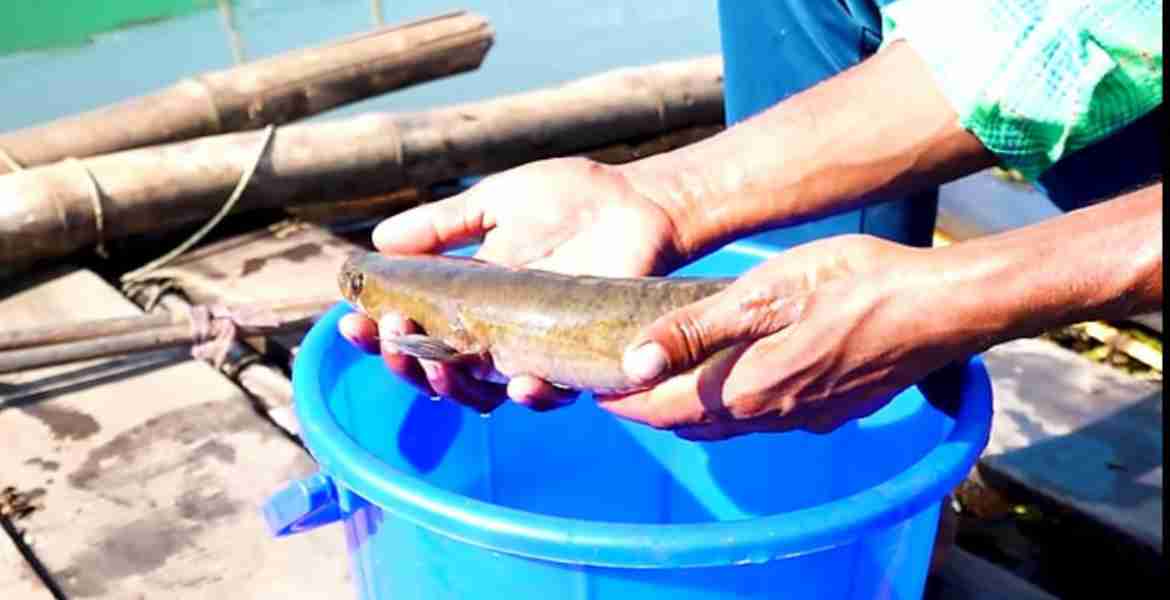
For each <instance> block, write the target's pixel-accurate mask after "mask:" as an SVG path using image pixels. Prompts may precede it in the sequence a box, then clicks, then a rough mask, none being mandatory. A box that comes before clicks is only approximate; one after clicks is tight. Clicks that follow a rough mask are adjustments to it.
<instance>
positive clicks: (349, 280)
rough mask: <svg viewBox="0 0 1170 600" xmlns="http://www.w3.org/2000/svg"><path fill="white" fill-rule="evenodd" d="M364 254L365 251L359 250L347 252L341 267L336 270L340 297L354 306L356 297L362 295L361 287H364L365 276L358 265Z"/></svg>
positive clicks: (356, 300) (356, 301)
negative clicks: (347, 254)
mask: <svg viewBox="0 0 1170 600" xmlns="http://www.w3.org/2000/svg"><path fill="white" fill-rule="evenodd" d="M365 255H366V253H365V252H360V251H359V252H351V253H349V256H347V257H346V259H345V262H343V263H342V264H341V268H340V269H338V270H337V287H338V288H339V289H340V290H341V297H342V298H345V299H346V300H347V301H348V302H349V303H350V304H352V305H355V306H356V305H357V303H358V298H360V297H361V295H362V289H363V288H364V287H365V280H366V276H365V274H363V273H362V271H361V268H360V266H359V264H360V261H361V259H362V258H363V257H364V256H365Z"/></svg>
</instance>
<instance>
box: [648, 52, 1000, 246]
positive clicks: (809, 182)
mask: <svg viewBox="0 0 1170 600" xmlns="http://www.w3.org/2000/svg"><path fill="white" fill-rule="evenodd" d="M992 164H994V158H993V157H992V155H991V154H990V153H988V152H987V151H986V149H984V147H983V146H982V145H981V144H980V142H979V141H978V140H977V139H976V138H975V137H974V136H972V135H971V134H970V133H968V132H967V131H965V130H964V129H963V128H962V127H961V126H960V125H959V123H958V120H957V118H956V115H955V113H954V111H953V109H952V108H951V106H950V104H949V103H948V101H947V100H946V98H944V97H943V96H942V95H941V94H940V93H939V92H938V91H937V89H936V88H935V86H934V83H933V82H932V80H931V76H930V74H929V72H928V70H927V69H926V67H925V65H924V63H922V62H921V60H920V59H919V58H918V56H917V55H915V53H914V51H913V50H911V49H910V48H908V47H906V46H905V45H904V44H894V45H892V46H891V47H890V48H889V49H887V50H886V51H884V52H881V53H879V54H878V55H877V56H875V57H873V58H871V59H869V60H868V61H866V62H864V63H863V64H861V65H859V66H858V67H856V68H854V69H852V70H850V71H847V72H845V73H842V74H841V75H839V76H837V77H834V78H832V79H830V80H827V81H825V82H823V83H821V84H820V85H818V86H815V87H813V88H811V89H809V90H806V91H805V92H803V93H800V94H797V95H795V96H792V97H791V98H789V99H787V100H785V101H783V102H781V103H779V104H778V105H776V106H774V107H772V108H771V109H769V110H767V111H765V112H762V113H760V114H759V115H756V116H755V117H753V118H751V119H749V120H746V121H744V122H743V123H740V124H737V125H736V126H734V127H731V128H728V130H726V131H724V132H723V133H721V134H719V135H717V136H714V137H712V138H709V139H707V140H704V141H702V142H699V143H696V144H693V145H691V146H688V147H685V148H682V149H679V150H676V151H673V152H670V153H666V154H662V155H657V156H653V157H649V158H646V159H643V160H641V161H637V162H634V163H630V164H629V165H627V166H626V167H625V170H626V172H627V174H628V175H629V179H630V181H631V182H632V183H633V185H634V186H635V187H636V188H638V190H639V191H640V192H641V193H642V194H643V195H646V196H648V197H650V198H651V199H652V200H654V201H655V202H656V203H658V204H659V205H660V206H662V207H663V208H664V210H665V211H666V212H667V213H668V214H669V215H670V217H671V219H672V221H674V224H675V228H676V230H677V231H678V238H679V239H678V243H679V245H680V246H682V248H680V250H681V251H682V253H683V254H684V256H695V255H697V254H701V253H703V252H704V251H706V250H708V249H710V248H712V247H714V246H717V245H720V244H722V243H725V242H727V241H730V240H731V239H734V238H736V237H739V236H742V235H745V234H749V233H752V232H755V231H759V230H762V229H768V228H772V227H778V226H784V225H790V224H795V223H800V222H803V221H807V220H811V219H815V218H818V217H821V216H827V215H830V214H834V213H839V212H844V211H847V210H850V209H852V208H855V207H857V206H860V205H863V204H865V203H867V202H870V201H873V200H876V199H881V198H888V197H891V196H892V195H896V194H904V193H907V192H910V191H914V190H919V189H923V188H926V187H928V186H932V185H937V184H940V183H943V182H946V181H949V180H952V179H955V178H957V177H961V176H963V175H966V174H969V173H973V172H976V171H978V170H980V169H983V168H986V167H987V166H990V165H992Z"/></svg>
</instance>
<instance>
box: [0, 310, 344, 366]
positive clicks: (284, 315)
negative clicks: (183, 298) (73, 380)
mask: <svg viewBox="0 0 1170 600" xmlns="http://www.w3.org/2000/svg"><path fill="white" fill-rule="evenodd" d="M336 302H337V300H336V299H329V300H302V301H293V302H282V303H274V304H272V305H270V306H268V307H267V309H268V310H270V311H272V314H273V316H274V317H276V318H275V320H273V321H272V322H268V323H243V324H240V325H238V326H237V330H238V332H239V334H238V335H239V336H240V337H245V336H260V335H279V334H282V333H293V332H297V331H304V330H305V329H308V327H309V326H310V325H311V324H312V322H313V320H314V319H316V318H317V317H318V316H319V315H320V314H322V313H324V312H325V311H326V310H328V309H329V308H330V307H331V306H333V304H335V303H336ZM253 308H256V307H253ZM236 310H240V307H237V309H236ZM160 316H161V317H165V318H166V319H167V320H168V321H170V323H162V321H163V319H159V318H157V317H160ZM137 319H139V322H138V323H139V324H140V325H141V327H140V328H138V329H131V328H128V327H122V328H120V329H119V330H118V332H117V333H114V334H113V335H93V333H94V330H93V328H92V327H89V328H87V327H86V325H88V324H81V326H80V327H75V328H73V331H74V332H78V333H79V335H74V336H73V341H67V342H64V343H51V344H47V345H40V346H36V347H23V348H20V349H17V350H6V351H0V375H2V374H6V373H13V372H16V371H23V370H27V369H35V368H40V367H48V366H54V365H61V364H67V363H71V362H76V361H82V360H90V359H94V358H105V357H109V356H119V355H123V354H131V353H135V352H147V351H153V350H164V349H167V348H175V347H180V346H185V345H190V344H193V343H197V342H199V341H201V340H200V339H199V334H198V333H197V332H196V331H195V329H194V328H193V327H192V326H191V324H190V323H189V322H188V321H187V319H186V318H185V317H182V316H181V315H179V314H170V315H157V314H156V315H143V316H142V317H137ZM108 323H109V320H106V324H108ZM160 323H161V324H160ZM123 325H126V323H123ZM80 334H85V335H80ZM60 337H67V336H59V338H60Z"/></svg>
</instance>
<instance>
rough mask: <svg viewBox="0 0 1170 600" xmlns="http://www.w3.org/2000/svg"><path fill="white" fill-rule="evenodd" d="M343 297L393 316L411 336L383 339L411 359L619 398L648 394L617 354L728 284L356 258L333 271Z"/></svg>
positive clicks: (373, 315) (412, 258) (371, 255)
mask: <svg viewBox="0 0 1170 600" xmlns="http://www.w3.org/2000/svg"><path fill="white" fill-rule="evenodd" d="M337 277H338V281H337V282H338V285H339V287H340V289H341V294H342V296H343V297H344V298H345V300H346V301H347V302H348V303H349V305H350V306H351V307H353V308H354V309H355V310H357V311H358V312H360V313H362V314H364V315H366V316H367V317H369V318H370V319H373V320H375V321H378V320H380V319H381V318H382V316H384V315H385V314H387V313H390V312H394V313H397V314H399V315H401V316H402V317H405V318H407V319H410V320H412V321H414V322H415V323H417V324H418V326H419V328H420V329H421V330H422V333H420V334H411V335H404V336H396V337H394V338H389V339H383V340H381V343H382V344H383V345H389V346H390V347H391V348H394V349H395V350H396V351H398V352H400V353H402V354H406V355H409V356H413V357H415V358H420V359H425V360H431V361H438V362H446V363H457V362H460V361H473V362H478V364H482V361H483V360H484V359H490V365H491V366H492V367H493V368H494V371H495V379H494V380H502V381H507V380H508V379H510V378H512V377H515V376H518V375H529V376H532V377H537V378H540V379H542V380H544V381H546V382H548V383H550V384H553V385H555V386H557V387H560V388H564V389H569V390H577V391H587V392H593V393H597V394H624V393H632V392H636V391H640V390H643V389H645V388H647V387H649V385H648V384H645V383H637V382H635V381H634V380H632V379H631V378H629V377H628V376H627V375H626V374H625V373H624V371H623V370H622V366H621V363H622V354H623V353H624V352H625V350H626V349H627V347H628V346H629V345H630V344H631V343H633V342H634V341H635V338H636V336H638V335H639V333H640V332H641V331H642V330H643V329H645V328H646V327H648V326H649V325H650V324H652V323H653V322H654V321H655V320H656V319H658V318H659V317H661V316H663V315H665V314H667V313H668V312H670V311H672V310H674V309H677V308H680V307H682V306H685V305H687V304H691V303H694V302H697V301H699V300H701V299H703V298H706V297H708V296H710V295H712V294H715V293H717V292H719V291H721V290H723V289H724V288H726V287H727V286H728V285H730V284H731V283H732V282H733V281H734V280H735V278H734V277H681V276H670V277H631V278H612V277H593V276H582V275H567V274H563V273H556V272H552V271H545V270H540V269H533V268H522V267H511V266H506V265H501V264H497V263H492V262H488V261H484V260H481V259H477V258H472V257H461V256H449V255H393V254H382V253H377V252H357V253H354V254H352V255H350V256H349V257H348V258H347V259H346V260H345V261H344V263H343V264H342V265H341V268H340V269H339V271H338V276H337Z"/></svg>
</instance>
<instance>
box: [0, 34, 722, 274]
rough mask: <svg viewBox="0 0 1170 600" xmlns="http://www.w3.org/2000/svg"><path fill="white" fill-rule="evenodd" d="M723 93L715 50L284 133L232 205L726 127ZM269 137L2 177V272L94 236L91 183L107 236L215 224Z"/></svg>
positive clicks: (400, 185)
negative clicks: (662, 134) (699, 128)
mask: <svg viewBox="0 0 1170 600" xmlns="http://www.w3.org/2000/svg"><path fill="white" fill-rule="evenodd" d="M722 97H723V95H722V64H721V61H720V59H719V57H717V56H716V57H706V58H701V59H694V60H687V61H679V62H673V63H666V64H660V65H654V66H650V67H639V68H628V69H620V70H616V71H612V72H607V73H602V74H600V75H595V76H592V77H588V78H584V79H580V80H577V81H574V82H571V83H569V84H566V85H563V86H561V87H557V88H551V89H542V90H537V91H532V92H527V93H522V94H517V95H513V96H508V97H502V98H496V99H492V100H488V101H484V102H477V103H470V104H465V105H458V106H453V107H448V108H442V109H437V110H433V111H429V112H423V113H417V114H397V115H396V114H367V115H364V116H359V117H355V118H351V119H343V120H336V121H333V122H325V123H298V124H293V125H289V126H287V127H284V128H281V129H278V130H277V131H276V132H275V134H274V135H273V139H272V141H271V144H270V145H269V146H268V149H267V154H266V155H265V157H264V159H263V162H262V164H261V165H260V168H259V169H258V171H257V172H256V176H255V177H254V178H253V180H252V182H251V184H250V185H249V187H248V189H247V191H245V192H244V194H243V197H242V198H241V199H240V202H239V204H238V205H237V207H236V209H235V210H237V211H244V210H249V209H255V208H262V207H273V206H287V205H293V204H298V203H302V202H307V201H314V202H320V201H327V200H345V199H352V198H359V197H363V196H374V195H377V194H383V193H388V192H393V191H396V190H401V189H405V188H409V187H412V186H425V185H429V184H431V183H435V182H440V181H445V180H450V179H454V178H457V177H461V176H466V175H474V174H485V173H490V172H493V171H497V170H500V169H504V168H507V167H511V166H515V165H518V164H521V163H525V162H528V161H532V160H535V159H539V158H545V157H552V156H562V155H565V154H572V153H577V152H584V151H587V150H590V149H595V148H599V147H602V146H605V145H607V144H612V143H615V142H619V141H622V140H627V139H637V138H644V137H646V136H650V135H653V134H655V133H660V132H666V131H673V130H677V129H683V128H687V127H691V126H696V125H703V124H707V125H711V124H719V123H722V122H723V103H722ZM264 139H265V137H264V134H263V133H261V132H244V133H232V134H225V135H220V136H211V137H206V138H201V139H198V140H192V141H188V142H178V143H174V144H168V145H165V146H156V147H150V148H141V149H137V150H129V151H125V152H118V153H114V154H107V155H103V156H97V157H93V158H88V159H84V160H82V161H80V162H79V163H77V164H73V163H72V162H69V163H61V164H53V165H46V166H41V167H36V168H33V169H28V170H25V171H21V172H18V173H10V174H8V175H3V176H0V203H3V206H5V211H4V212H2V213H0V265H4V267H0V270H3V269H4V268H8V269H15V268H19V267H21V266H27V265H29V264H30V263H32V262H34V261H36V260H38V259H48V258H53V257H60V256H63V255H65V254H68V253H70V252H72V251H75V250H78V249H81V248H84V247H87V246H89V245H91V244H94V243H96V242H98V241H99V232H98V229H97V215H96V213H95V204H94V203H95V197H94V192H93V185H94V182H95V181H96V182H97V186H98V188H99V189H100V192H101V193H100V198H99V200H100V203H101V206H102V214H103V219H102V220H103V223H104V225H103V227H102V231H101V236H102V237H103V238H104V239H116V238H121V237H124V236H127V235H131V234H136V233H143V232H148V231H149V232H160V231H164V230H168V229H172V228H175V227H179V226H182V225H185V224H190V223H193V222H197V221H200V220H203V219H207V218H208V217H209V216H210V215H212V214H214V213H215V212H216V211H217V210H218V209H219V208H220V206H221V205H222V204H223V202H224V199H225V198H226V197H227V196H228V193H229V191H230V190H231V189H232V188H233V187H235V186H236V184H237V183H238V180H239V179H240V177H241V175H242V173H244V171H245V169H246V167H248V166H249V165H251V164H252V163H253V162H254V161H255V159H256V156H257V153H258V152H259V151H260V150H261V147H262V142H263V141H264ZM81 167H84V169H82V168H81ZM87 171H88V172H87ZM91 177H92V179H91Z"/></svg>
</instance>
